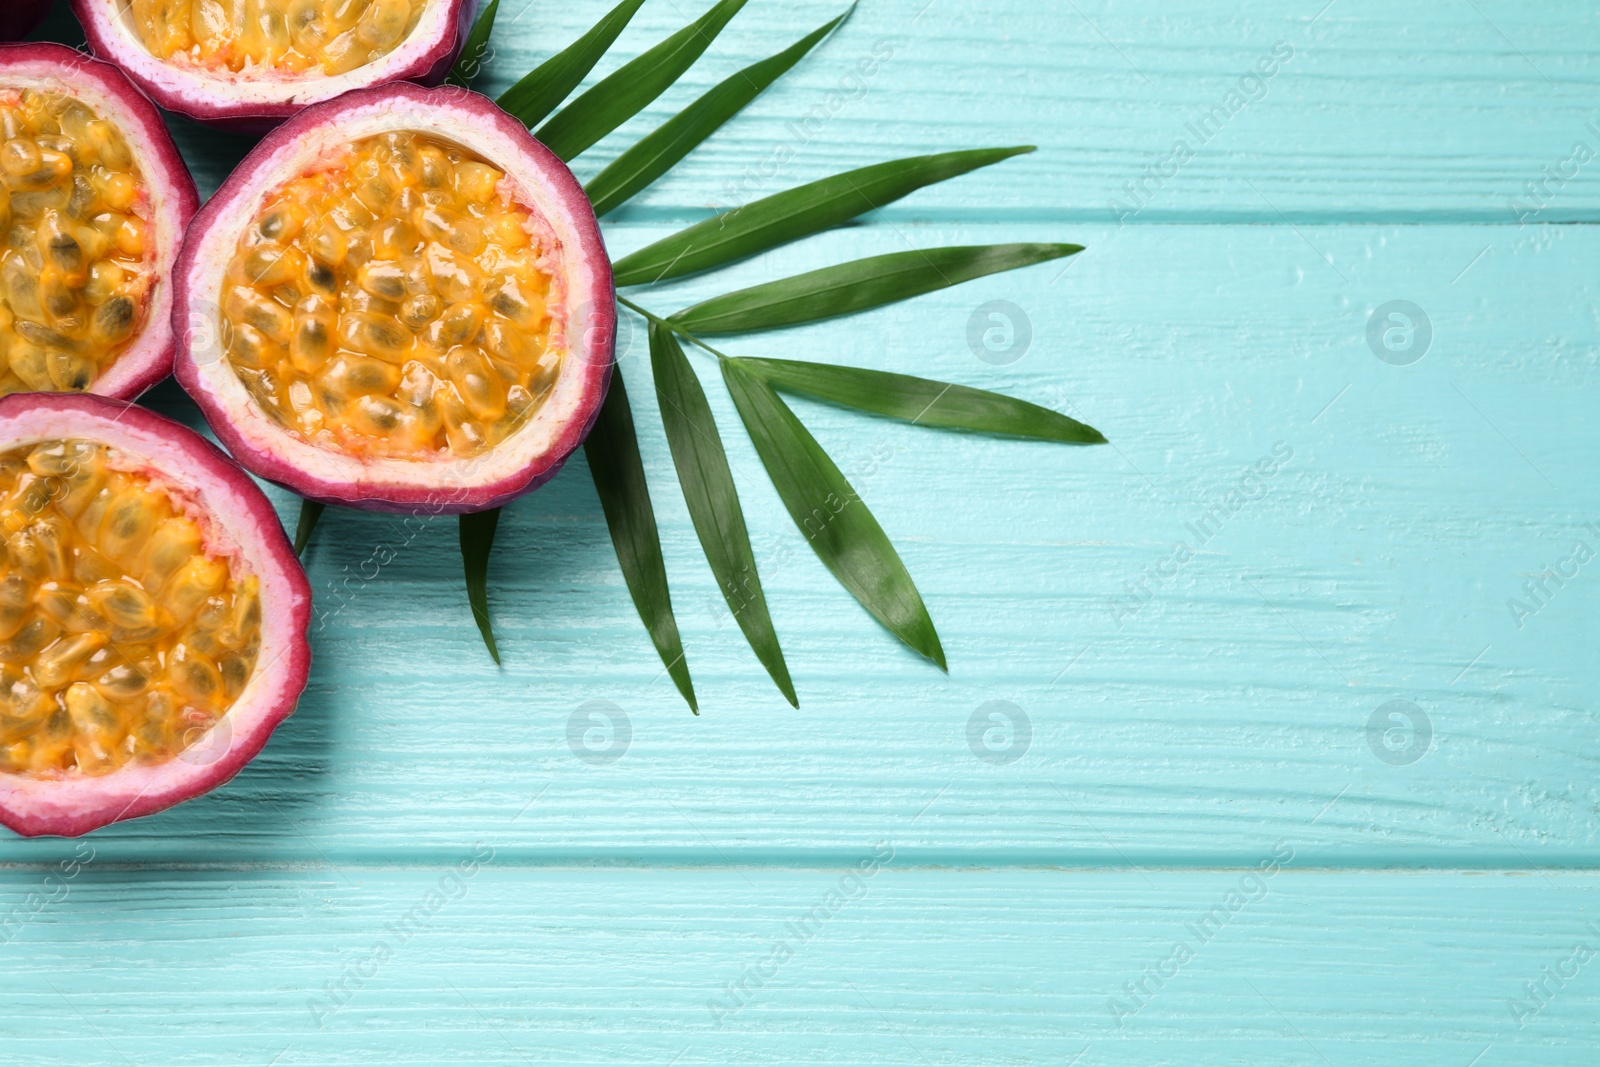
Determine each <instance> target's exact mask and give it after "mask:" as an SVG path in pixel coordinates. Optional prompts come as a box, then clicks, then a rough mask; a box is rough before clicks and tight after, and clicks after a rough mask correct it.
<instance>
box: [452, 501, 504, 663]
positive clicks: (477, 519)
mask: <svg viewBox="0 0 1600 1067" xmlns="http://www.w3.org/2000/svg"><path fill="white" fill-rule="evenodd" d="M498 525H500V509H499V508H493V509H491V510H489V511H480V512H477V513H476V514H473V515H463V516H461V563H462V565H463V566H464V567H465V568H466V572H467V601H468V603H470V604H471V605H472V618H473V620H474V621H475V622H477V624H478V632H479V633H481V634H483V644H484V647H485V648H487V649H488V650H489V655H491V656H493V657H494V661H495V662H496V663H499V662H500V649H499V648H498V647H496V646H495V643H494V628H493V627H492V626H491V625H490V623H489V551H490V549H492V548H494V529H495V527H496V526H498Z"/></svg>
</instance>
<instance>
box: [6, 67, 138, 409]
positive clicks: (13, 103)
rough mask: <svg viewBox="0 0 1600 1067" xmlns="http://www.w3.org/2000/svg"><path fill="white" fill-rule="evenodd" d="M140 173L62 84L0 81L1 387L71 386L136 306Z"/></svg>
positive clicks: (122, 330) (89, 370)
mask: <svg viewBox="0 0 1600 1067" xmlns="http://www.w3.org/2000/svg"><path fill="white" fill-rule="evenodd" d="M146 206H147V196H146V192H145V186H144V178H143V176H142V175H141V174H140V172H139V168H138V166H137V165H135V163H134V160H133V153H132V152H131V151H129V149H128V144H127V142H126V141H125V140H124V139H123V137H122V135H121V134H120V133H119V132H118V131H117V129H116V128H115V127H114V126H112V125H111V124H110V123H108V122H106V121H105V120H104V119H102V118H100V117H99V116H97V115H96V114H95V113H94V111H92V110H91V109H89V108H88V107H86V106H85V105H84V104H83V103H82V102H81V101H79V100H76V99H74V98H72V97H70V96H67V95H66V94H64V93H58V92H40V91H35V90H32V89H22V90H16V89H8V90H0V396H4V395H6V394H8V393H16V392H81V391H83V390H85V389H87V388H88V387H89V386H90V384H91V383H93V382H94V380H95V379H96V378H98V377H99V376H100V374H101V373H102V372H103V371H104V370H105V369H106V368H107V367H108V366H110V365H111V364H112V362H114V361H115V360H116V358H117V357H118V356H119V355H120V354H121V353H122V352H123V350H124V349H125V348H126V347H127V346H128V343H129V341H130V340H131V339H132V338H133V337H134V335H135V334H136V333H137V332H138V330H139V327H140V325H141V324H142V322H143V319H144V316H145V307H146V303H147V300H146V298H147V296H148V295H149V292H150V287H151V284H152V277H153V272H152V271H151V269H150V266H149V262H150V259H149V257H148V256H147V255H146V248H145V212H146Z"/></svg>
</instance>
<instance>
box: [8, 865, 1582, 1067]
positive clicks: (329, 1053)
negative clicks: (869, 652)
mask: <svg viewBox="0 0 1600 1067" xmlns="http://www.w3.org/2000/svg"><path fill="white" fill-rule="evenodd" d="M492 848H493V844H492V841H490V840H487V839H486V840H485V841H484V842H483V843H482V844H480V845H478V846H477V851H476V852H475V851H474V846H473V845H471V844H465V845H463V846H462V847H461V848H460V849H459V850H458V851H457V852H456V853H455V854H453V855H451V856H450V857H447V858H446V859H445V862H444V863H442V864H441V866H440V867H439V868H437V869H416V870H409V871H373V870H360V869H355V868H343V869H341V870H340V871H339V872H337V873H334V872H329V873H328V874H327V875H304V874H288V875H283V876H251V875H241V874H219V875H217V876H215V877H211V876H194V875H183V876H178V877H174V876H171V875H155V874H152V875H138V874H130V873H128V872H126V871H115V870H101V869H98V867H97V863H98V861H96V862H91V863H90V864H89V866H88V868H87V869H86V870H83V871H82V872H81V873H79V874H78V875H77V877H76V878H75V879H68V880H66V881H64V882H62V883H61V886H60V888H58V889H53V890H46V891H45V892H49V893H50V894H51V895H53V896H55V897H56V899H55V900H54V901H53V902H52V903H49V904H46V905H44V906H43V907H42V908H41V909H40V910H39V911H38V912H37V913H36V914H35V915H34V916H33V917H32V918H31V920H29V921H26V922H22V923H20V924H14V930H15V932H14V934H13V936H12V937H11V939H10V942H9V943H8V944H6V945H4V946H0V952H3V953H4V954H5V955H4V959H5V961H6V966H5V973H6V977H5V981H4V986H5V992H4V996H5V1003H6V1010H5V1011H4V1012H3V1013H0V1042H3V1045H4V1048H5V1050H6V1061H7V1062H8V1063H12V1064H18V1065H27V1067H35V1065H39V1067H42V1065H45V1064H66V1063H72V1064H83V1063H125V1064H151V1065H160V1067H185V1065H189V1064H204V1063H216V1062H219V1061H226V1062H237V1063H246V1064H267V1063H275V1064H277V1065H279V1067H294V1065H300V1064H319V1065H328V1067H337V1065H343V1064H367V1063H374V1062H382V1063H393V1064H438V1063H474V1064H507V1065H511V1064H529V1063H562V1064H591V1063H592V1064H599V1063H608V1064H618V1063H620V1064H640V1065H655V1067H659V1065H662V1064H667V1063H672V1062H676V1063H678V1064H720V1063H729V1064H741V1065H742V1064H750V1063H763V1064H774V1065H778V1064H820V1063H829V1064H855V1063H861V1064H868V1063H871V1064H919V1065H920V1064H958V1063H1006V1064H1023V1063H1039V1064H1045V1063H1050V1064H1062V1063H1068V1062H1076V1063H1077V1064H1079V1065H1090V1067H1092V1065H1096V1064H1101V1065H1104V1064H1138V1065H1141V1067H1143V1065H1151V1064H1189V1063H1196V1062H1248V1063H1281V1064H1306V1065H1317V1064H1323V1063H1356V1062H1359V1063H1380V1062H1381V1063H1388V1064H1397V1065H1412V1064H1417V1065H1421V1064H1429V1065H1432V1064H1440V1063H1453V1064H1467V1063H1470V1062H1472V1061H1473V1058H1474V1057H1475V1056H1476V1057H1479V1059H1478V1061H1477V1062H1478V1063H1479V1064H1480V1065H1492V1064H1497V1063H1499V1064H1504V1063H1519V1064H1571V1063H1580V1062H1586V1060H1585V1059H1584V1057H1585V1056H1586V1055H1587V1054H1586V1053H1584V1052H1583V1051H1582V1050H1584V1049H1586V1048H1587V1049H1590V1050H1592V1049H1593V1048H1594V1047H1595V1045H1596V1043H1597V1042H1600V983H1597V981H1596V977H1595V975H1594V974H1592V973H1591V972H1592V971H1593V969H1594V968H1595V967H1597V966H1600V964H1597V963H1595V962H1594V961H1593V960H1592V959H1589V960H1588V961H1587V962H1583V961H1581V960H1575V959H1574V956H1573V952H1574V948H1575V947H1576V946H1578V945H1586V946H1588V950H1589V952H1590V953H1591V954H1592V953H1594V952H1596V951H1600V933H1597V932H1596V926H1595V924H1594V919H1593V916H1594V905H1595V902H1596V899H1597V889H1600V886H1597V884H1596V879H1595V877H1594V876H1593V875H1559V874H1558V875H1550V876H1546V877H1517V876H1506V875H1491V876H1467V875H1460V874H1451V873H1437V872H1436V873H1428V874H1418V875H1398V874H1387V875H1385V874H1373V873H1370V872H1369V873H1341V874H1330V873H1318V872H1302V871H1299V870H1296V869H1295V868H1296V863H1297V857H1296V856H1295V855H1294V852H1293V845H1292V843H1290V842H1282V843H1278V844H1276V845H1274V846H1269V847H1268V849H1267V850H1264V851H1263V852H1262V853H1261V855H1260V856H1258V857H1256V858H1255V860H1253V861H1252V863H1253V864H1254V863H1261V862H1264V863H1267V864H1269V865H1270V864H1272V863H1280V868H1279V870H1278V871H1277V872H1276V873H1273V874H1270V875H1264V874H1262V873H1259V872H1257V871H1256V870H1254V869H1251V870H1248V871H1240V870H1234V871H1195V872H1186V873H1160V872H1152V873H1150V874H1148V875H1144V876H1141V875H1135V874H1126V873H1112V872H1080V873H1072V874H1067V873H1062V872H1058V871H1042V870H1031V871H1030V870H1012V871H970V872H953V871H934V870H907V869H900V867H899V858H898V856H897V855H891V853H890V849H889V847H888V846H881V847H880V848H879V849H878V850H877V851H876V852H875V851H874V850H873V849H871V848H868V849H866V850H863V851H862V853H861V854H860V856H859V857H857V858H856V862H861V863H865V864H867V865H868V866H869V867H870V866H871V864H872V863H873V862H874V858H875V857H883V858H884V861H885V862H884V863H883V864H881V865H880V866H879V868H878V870H877V871H876V873H874V874H872V875H871V876H869V877H862V876H861V875H860V874H858V875H857V876H856V879H854V880H852V879H850V878H847V877H845V874H844V871H841V870H839V869H830V870H783V871H761V870H737V869H735V870H702V871H686V870H661V871H651V872H642V871H604V870H593V869H587V870H586V869H569V870H543V871H529V870H520V869H514V868H510V867H507V866H505V864H504V861H503V860H502V859H501V858H500V857H499V856H498V855H497V854H492V852H491V850H492ZM1273 848H1276V850H1277V851H1276V853H1275V854H1274V852H1273V851H1272V850H1273ZM85 855H87V853H85ZM475 855H476V856H478V857H483V858H485V862H484V863H482V864H480V865H479V867H478V869H477V870H476V872H475V873H462V871H461V869H460V868H459V867H458V866H457V864H466V865H467V869H468V870H470V869H471V867H472V864H473V863H474V862H477V861H476V860H474V856H475ZM1275 855H1276V857H1277V858H1274V856H1275ZM1280 861H1282V862H1280ZM1283 862H1286V863H1287V866H1283V865H1282V863H1283ZM853 869H854V868H853V866H852V867H848V868H845V871H849V870H853ZM12 873H13V874H15V873H18V872H12ZM38 878H39V874H38V872H30V873H29V877H27V878H23V879H22V880H21V881H20V882H18V881H13V880H10V879H9V878H8V883H9V884H8V886H7V888H6V890H5V894H4V896H3V897H0V900H3V901H4V903H5V906H7V907H10V906H12V905H13V903H14V902H15V901H17V900H19V899H20V898H21V896H22V893H23V891H24V890H25V889H26V888H28V887H29V886H32V885H33V884H34V882H35V881H37V879H38ZM41 886H42V883H41ZM430 894H434V895H430ZM1180 944H1181V945H1183V946H1185V948H1186V951H1184V950H1180V949H1179V948H1178V947H1177V946H1179V945H1180ZM780 946H781V947H780ZM1547 969H1548V971H1547ZM1556 972H1562V973H1565V974H1566V975H1567V977H1566V978H1565V979H1562V978H1559V977H1556V978H1550V977H1547V974H1554V973H1556ZM1574 972H1575V973H1574ZM740 982H743V983H744V985H745V990H746V991H739V990H738V983H740ZM1528 983H1534V984H1538V983H1543V984H1544V989H1545V990H1546V992H1544V993H1541V994H1539V996H1538V998H1535V996H1533V995H1531V994H1530V993H1529V992H1528V986H1527V984H1528ZM1130 984H1131V985H1132V987H1133V988H1132V991H1130V988H1129V987H1130ZM730 986H731V987H733V988H732V989H731V990H730ZM1141 987H1142V989H1141ZM1512 1003H1517V1004H1519V1005H1520V1009H1519V1012H1518V1014H1513V1011H1512V1008H1511V1004H1512ZM1519 1023H1520V1025H1519ZM1485 1050H1487V1051H1485ZM1074 1056H1079V1058H1078V1059H1077V1060H1076V1061H1074V1060H1073V1057H1074Z"/></svg>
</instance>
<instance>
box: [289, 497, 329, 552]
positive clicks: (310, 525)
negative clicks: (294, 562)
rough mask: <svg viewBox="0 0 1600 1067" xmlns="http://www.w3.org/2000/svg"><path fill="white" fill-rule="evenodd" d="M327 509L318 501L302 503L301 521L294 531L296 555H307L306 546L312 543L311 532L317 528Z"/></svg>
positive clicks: (302, 501) (304, 501)
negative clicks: (323, 512)
mask: <svg viewBox="0 0 1600 1067" xmlns="http://www.w3.org/2000/svg"><path fill="white" fill-rule="evenodd" d="M325 507H327V505H326V504H322V503H320V502H318V501H316V500H301V501H300V521H299V522H298V523H296V524H295V529H294V554H295V555H297V556H301V555H304V554H305V551H306V546H307V545H309V544H310V543H311V531H312V530H315V529H316V528H317V520H318V519H320V518H322V511H323V509H324V508H325Z"/></svg>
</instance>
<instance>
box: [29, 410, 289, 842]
mask: <svg viewBox="0 0 1600 1067" xmlns="http://www.w3.org/2000/svg"><path fill="white" fill-rule="evenodd" d="M0 526H3V527H4V529H5V537H6V542H5V553H4V555H3V556H0V823H4V824H5V825H6V826H9V827H10V828H11V829H13V830H15V831H16V832H17V833H20V834H24V835H26V836H29V837H32V836H36V835H39V834H62V835H68V836H73V835H77V834H81V833H85V832H87V831H89V830H93V829H96V828H98V827H101V826H105V825H106V824H108V823H112V822H116V821H118V820H120V819H131V818H135V817H137V816H140V815H148V814H150V813H151V812H155V811H160V810H161V809H163V808H166V807H169V806H171V805H173V804H176V803H178V802H179V801H183V800H187V799H189V798H190V797H193V796H196V795H198V794H200V793H204V792H206V791H208V790H210V789H213V788H215V787H216V786H218V785H220V784H221V783H223V782H225V781H227V780H228V779H229V778H231V777H233V775H234V774H235V773H237V772H238V770H239V769H240V768H241V767H243V766H244V765H245V764H246V763H247V762H249V761H250V759H251V758H253V757H254V756H255V755H256V753H258V752H259V751H261V747H262V746H263V745H265V744H266V741H267V737H268V736H269V735H270V734H271V733H272V731H273V729H274V728H275V727H276V726H277V725H278V723H280V722H282V721H283V719H284V718H286V717H287V716H288V715H289V714H290V712H292V711H293V710H294V706H295V702H296V700H298V699H299V696H300V692H301V690H302V689H303V688H304V687H305V683H306V674H307V671H308V670H309V668H310V663H311V652H310V647H309V646H308V644H307V642H306V629H307V626H308V624H309V622H310V617H311V590H310V587H309V585H308V584H307V583H306V578H305V572H304V571H302V570H301V569H300V564H299V561H298V560H297V559H296V558H295V555H294V552H293V550H292V549H291V548H290V546H289V543H288V540H287V539H286V538H285V537H284V534H283V528H282V527H281V526H280V525H279V524H278V517H277V514H276V513H275V512H274V511H273V510H272V505H271V504H269V503H268V502H267V499H266V497H265V496H264V495H263V494H262V492H261V490H260V489H259V488H257V487H256V485H255V483H254V482H252V481H251V480H250V478H249V476H248V475H246V474H245V473H244V472H243V471H241V470H240V469H239V468H238V467H236V466H235V465H234V464H233V463H231V462H230V461H229V460H228V459H227V457H225V456H224V455H223V454H222V453H221V452H220V451H218V450H217V449H216V448H215V447H214V446H213V445H211V444H210V443H208V442H207V441H206V440H205V439H204V438H202V437H200V436H199V435H198V434H196V433H194V432H193V431H191V430H188V429H186V428H185V427H183V426H180V425H178V424H177V423H174V422H171V421H169V420H167V419H164V418H162V417H161V416H159V415H155V414H153V413H151V412H149V411H146V410H144V409H142V408H137V407H134V406H132V405H130V404H126V403H123V402H121V401H116V400H107V399H103V398H100V397H92V396H72V395H66V394H47V393H28V394H16V395H13V396H8V397H4V398H0Z"/></svg>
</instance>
